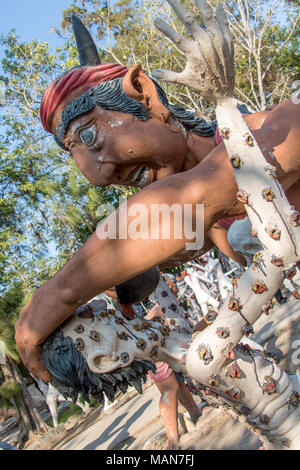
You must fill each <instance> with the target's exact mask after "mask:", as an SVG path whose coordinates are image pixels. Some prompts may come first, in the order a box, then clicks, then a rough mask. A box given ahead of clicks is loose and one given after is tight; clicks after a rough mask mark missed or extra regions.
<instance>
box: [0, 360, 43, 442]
mask: <svg viewBox="0 0 300 470" xmlns="http://www.w3.org/2000/svg"><path fill="white" fill-rule="evenodd" d="M9 362H10V365H11V369H12V370H13V371H14V376H15V380H16V382H18V383H19V384H20V385H21V387H22V397H23V402H24V405H25V408H26V411H27V413H28V415H29V416H30V420H31V422H32V424H33V427H32V429H35V430H37V431H38V432H39V433H40V432H47V431H48V426H47V425H46V423H45V422H44V421H43V420H42V418H41V416H40V414H39V412H38V410H37V408H36V406H35V405H34V403H33V400H32V397H31V395H30V393H29V392H28V390H27V387H26V385H25V382H24V379H23V377H22V374H21V372H20V369H19V367H18V365H17V363H16V362H15V361H14V360H13V359H9Z"/></svg>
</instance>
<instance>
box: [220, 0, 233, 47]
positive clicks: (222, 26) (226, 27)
mask: <svg viewBox="0 0 300 470" xmlns="http://www.w3.org/2000/svg"><path fill="white" fill-rule="evenodd" d="M216 18H217V21H218V24H219V26H220V29H221V31H222V33H223V36H224V37H225V39H226V41H227V44H228V48H229V50H230V53H231V54H232V53H233V40H232V35H231V32H230V29H229V25H228V21H227V15H226V12H225V10H224V8H223V6H222V5H221V3H220V4H219V5H218V6H217V9H216Z"/></svg>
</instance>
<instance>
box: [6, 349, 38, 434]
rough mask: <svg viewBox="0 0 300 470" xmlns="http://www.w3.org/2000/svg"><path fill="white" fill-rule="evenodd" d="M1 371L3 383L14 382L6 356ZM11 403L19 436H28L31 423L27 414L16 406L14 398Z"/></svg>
mask: <svg viewBox="0 0 300 470" xmlns="http://www.w3.org/2000/svg"><path fill="white" fill-rule="evenodd" d="M1 369H2V373H3V376H4V379H5V381H12V380H14V381H15V376H14V373H13V371H12V369H11V366H10V362H9V359H8V357H7V356H6V364H1ZM11 402H12V406H13V407H14V408H15V409H16V410H17V413H18V427H19V430H20V434H22V435H24V434H26V435H28V433H29V430H30V429H31V423H30V419H29V417H28V414H27V413H26V411H25V407H24V408H23V407H22V406H18V404H17V403H16V401H15V399H14V398H12V400H11Z"/></svg>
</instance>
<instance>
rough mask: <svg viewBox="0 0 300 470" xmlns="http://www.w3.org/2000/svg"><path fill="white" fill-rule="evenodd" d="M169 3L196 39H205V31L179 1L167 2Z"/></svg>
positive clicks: (169, 0) (170, 0) (171, 0)
mask: <svg viewBox="0 0 300 470" xmlns="http://www.w3.org/2000/svg"><path fill="white" fill-rule="evenodd" d="M167 2H168V3H169V5H170V6H171V7H172V8H173V10H174V11H175V13H176V15H177V16H178V18H179V19H180V21H181V22H182V23H183V24H184V26H185V27H186V29H187V30H188V31H189V32H190V33H191V35H192V36H193V38H194V39H199V38H201V37H203V31H202V30H201V28H200V26H199V25H198V23H197V22H196V21H195V20H194V17H193V16H192V15H191V14H190V13H189V12H188V11H187V10H186V9H185V8H184V7H183V6H182V5H181V4H180V3H179V2H178V0H167Z"/></svg>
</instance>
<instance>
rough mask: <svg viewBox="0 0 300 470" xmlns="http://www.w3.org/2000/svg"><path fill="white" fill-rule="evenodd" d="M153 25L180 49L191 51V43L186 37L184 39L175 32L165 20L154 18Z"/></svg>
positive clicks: (186, 51)
mask: <svg viewBox="0 0 300 470" xmlns="http://www.w3.org/2000/svg"><path fill="white" fill-rule="evenodd" d="M154 25H155V27H156V28H157V29H159V31H161V32H162V33H163V34H164V35H165V36H166V37H167V38H169V39H170V40H171V41H172V42H174V44H176V46H177V47H178V49H180V50H181V51H182V52H184V53H185V54H188V53H189V52H191V51H192V48H193V44H192V42H191V41H189V40H188V39H184V38H183V37H182V36H181V35H180V34H178V33H176V31H174V29H172V28H171V26H169V25H168V24H167V23H166V22H165V21H163V20H161V19H160V18H156V19H155V20H154Z"/></svg>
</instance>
